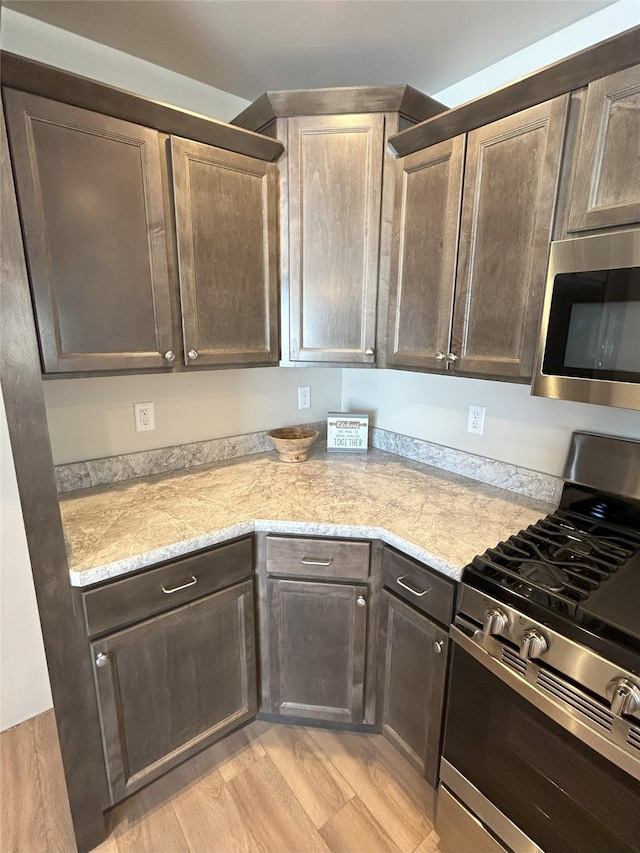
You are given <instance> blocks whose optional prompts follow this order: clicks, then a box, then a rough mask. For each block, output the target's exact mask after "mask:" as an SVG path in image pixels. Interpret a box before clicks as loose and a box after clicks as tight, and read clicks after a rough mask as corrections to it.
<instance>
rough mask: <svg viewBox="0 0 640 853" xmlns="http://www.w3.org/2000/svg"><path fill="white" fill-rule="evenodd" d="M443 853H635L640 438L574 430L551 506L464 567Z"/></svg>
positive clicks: (447, 742) (441, 818) (639, 742)
mask: <svg viewBox="0 0 640 853" xmlns="http://www.w3.org/2000/svg"><path fill="white" fill-rule="evenodd" d="M451 638H452V640H453V653H452V663H451V670H450V680H449V697H448V705H447V712H446V726H445V736H444V746H443V759H442V762H441V771H440V786H439V790H438V808H437V817H436V829H437V831H438V833H439V834H440V835H441V839H442V849H443V851H452V853H453V851H455V853H465V851H467V853H482V851H501V850H510V851H518V853H519V851H545V853H587V851H588V853H616V852H617V853H632V851H634V853H637V851H639V850H640V441H632V440H629V439H616V438H611V437H609V436H596V435H590V434H587V433H575V434H574V435H573V438H572V445H571V449H570V453H569V458H568V461H567V466H566V471H565V485H564V489H563V494H562V498H561V501H560V506H559V507H558V509H557V510H556V511H555V512H554V513H552V514H550V515H548V516H547V517H545V518H543V519H541V520H540V521H539V522H537V523H536V524H534V525H531V526H530V527H528V528H527V529H526V530H521V531H520V532H519V533H517V534H515V535H513V536H511V537H510V538H509V539H507V540H506V541H504V542H500V543H499V544H498V545H497V546H496V547H495V548H490V549H489V550H488V551H486V552H485V553H484V554H482V555H481V556H478V557H476V558H475V559H474V560H473V562H472V564H471V565H470V566H468V567H467V568H466V569H465V572H464V575H463V583H462V585H461V589H460V595H459V599H458V606H457V614H456V617H455V621H454V625H453V627H452V628H451Z"/></svg>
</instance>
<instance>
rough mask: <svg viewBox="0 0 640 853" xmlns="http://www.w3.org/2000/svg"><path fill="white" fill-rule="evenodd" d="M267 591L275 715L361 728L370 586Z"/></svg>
mask: <svg viewBox="0 0 640 853" xmlns="http://www.w3.org/2000/svg"><path fill="white" fill-rule="evenodd" d="M268 589H269V625H270V627H269V650H270V670H271V707H272V710H273V713H275V714H283V715H285V716H293V717H312V718H314V719H317V720H337V721H339V722H343V723H361V722H362V719H363V710H364V662H365V645H366V628H367V606H366V595H367V588H366V586H354V585H339V584H332V583H310V582H308V581H290V580H269V581H268ZM358 601H360V602H361V603H360V604H358Z"/></svg>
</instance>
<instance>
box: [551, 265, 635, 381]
mask: <svg viewBox="0 0 640 853" xmlns="http://www.w3.org/2000/svg"><path fill="white" fill-rule="evenodd" d="M542 369H543V373H545V374H547V375H551V376H573V377H577V378H584V379H605V380H612V381H615V382H639V381H640V270H639V269H638V268H637V267H633V268H628V269H619V270H599V271H591V272H582V273H562V274H558V275H556V277H555V279H554V285H553V296H552V300H551V309H550V313H549V327H548V331H547V342H546V347H545V356H544V363H543V368H542Z"/></svg>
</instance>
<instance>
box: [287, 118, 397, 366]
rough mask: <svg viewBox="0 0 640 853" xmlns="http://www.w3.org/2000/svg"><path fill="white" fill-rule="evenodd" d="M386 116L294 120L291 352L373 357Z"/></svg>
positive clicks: (343, 358)
mask: <svg viewBox="0 0 640 853" xmlns="http://www.w3.org/2000/svg"><path fill="white" fill-rule="evenodd" d="M383 141H384V118H383V117H382V116H381V115H375V114H374V115H348V116H311V117H303V118H292V119H291V120H290V122H289V152H288V156H289V217H290V218H289V223H290V241H289V258H290V261H289V263H290V269H289V275H290V322H291V358H292V360H294V361H326V362H337V363H341V362H354V363H358V362H360V363H371V361H372V358H373V356H371V355H367V354H366V352H365V350H366V349H367V348H368V347H371V348H373V347H374V346H375V332H376V329H375V318H376V294H377V284H378V250H379V242H380V204H381V185H382V155H383Z"/></svg>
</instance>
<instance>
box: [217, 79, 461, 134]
mask: <svg viewBox="0 0 640 853" xmlns="http://www.w3.org/2000/svg"><path fill="white" fill-rule="evenodd" d="M447 109H448V108H447V107H446V106H445V105H444V104H441V103H440V102H439V101H436V100H434V99H433V98H431V97H429V95H424V94H423V93H422V92H419V91H418V90H417V89H414V88H413V87H412V86H409V85H407V84H406V83H404V84H401V85H394V86H344V87H337V88H332V89H291V90H289V91H280V92H265V93H264V95H261V96H260V97H259V98H258V99H257V100H256V101H254V102H253V103H252V104H251V105H250V106H248V107H247V108H246V110H243V111H242V112H241V113H240V114H239V115H237V116H236V117H235V118H234V119H233V121H232V122H231V124H234V125H237V126H239V127H244V128H247V129H249V130H254V131H258V130H261V129H262V128H264V127H266V126H267V125H269V124H270V123H271V122H272V121H273V120H274V119H276V118H287V117H291V116H303V115H304V116H313V115H346V114H351V113H386V112H397V113H400V115H401V116H403V117H404V118H408V119H410V120H411V121H424V120H425V119H429V118H431V117H432V116H435V115H439V114H440V113H442V112H443V111H445V110H447Z"/></svg>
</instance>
